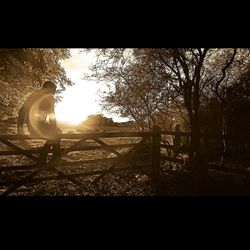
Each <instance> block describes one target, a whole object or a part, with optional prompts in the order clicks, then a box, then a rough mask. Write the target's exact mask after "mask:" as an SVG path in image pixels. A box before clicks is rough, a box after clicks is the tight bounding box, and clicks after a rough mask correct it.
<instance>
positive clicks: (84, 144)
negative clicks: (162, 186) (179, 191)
mask: <svg viewBox="0 0 250 250" xmlns="http://www.w3.org/2000/svg"><path fill="white" fill-rule="evenodd" d="M160 136H161V135H160V129H159V127H155V128H154V130H153V132H110V133H99V132H98V133H97V132H96V133H79V134H62V135H61V140H62V143H61V144H64V143H63V142H68V143H67V144H68V145H67V146H64V147H61V159H60V160H58V161H48V162H46V163H45V164H44V163H41V162H40V161H39V155H40V153H41V152H42V150H43V147H30V148H27V145H26V147H25V148H24V147H23V146H22V144H23V143H24V142H25V143H26V144H27V143H28V142H29V141H32V140H33V141H34V140H38V141H40V143H41V142H44V141H43V140H42V139H41V138H30V137H29V136H20V135H0V142H1V143H2V144H4V145H6V146H8V150H2V151H0V156H10V155H22V156H25V157H27V158H29V159H31V160H32V161H33V164H28V165H27V164H26V165H14V166H13V165H12V166H3V165H2V166H0V173H1V174H2V177H1V180H0V186H5V187H7V189H6V190H5V191H4V192H2V193H1V195H9V194H11V193H13V192H15V191H16V190H17V189H18V188H19V187H20V186H22V185H24V184H26V183H30V182H41V181H48V180H56V179H67V180H68V181H70V182H72V183H74V184H76V185H78V186H80V187H81V188H83V189H84V186H83V185H82V183H81V181H79V180H77V177H81V176H88V175H99V176H98V177H97V178H95V179H94V181H93V182H92V184H95V183H97V182H98V181H99V180H100V179H101V178H103V177H104V176H105V175H107V174H109V173H111V172H113V171H124V170H127V169H140V168H148V169H149V174H150V176H151V178H152V180H156V179H157V178H158V176H159V166H160V165H159V164H160ZM107 138H109V139H110V138H130V140H127V143H122V144H114V143H112V144H110V143H108V141H107ZM105 140H106V141H105ZM132 140H133V141H132ZM129 141H130V142H129ZM131 141H132V142H131ZM122 148H125V149H127V150H125V152H123V153H122V152H119V149H122ZM10 149H11V150H10ZM142 149H144V150H145V149H148V151H147V152H142V156H143V154H144V157H142V158H141V159H135V158H136V157H135V156H138V153H139V152H140V151H143V150H142ZM88 150H105V151H107V152H110V153H111V154H112V155H113V156H115V157H105V158H99V159H89V160H83V161H82V160H81V161H71V162H69V161H67V157H68V156H69V155H70V153H72V152H75V151H78V152H79V151H88ZM146 156H147V158H145V157H146ZM143 159H146V161H145V160H143ZM95 162H112V163H111V165H109V166H108V167H107V168H106V169H105V170H95V171H88V172H86V171H85V172H81V173H74V174H66V173H65V172H64V171H62V170H61V167H74V166H81V165H83V164H88V163H95ZM121 164H125V165H126V166H124V167H119V165H121ZM27 170H29V171H31V173H29V174H28V175H27V176H26V177H23V178H21V179H20V178H18V179H15V180H3V179H4V178H3V173H6V172H9V171H27ZM42 171H52V172H53V173H56V174H57V175H56V176H48V177H37V176H38V174H40V173H41V172H42Z"/></svg>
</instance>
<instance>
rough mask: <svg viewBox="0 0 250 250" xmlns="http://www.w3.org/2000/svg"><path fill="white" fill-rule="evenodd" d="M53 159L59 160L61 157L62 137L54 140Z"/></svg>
mask: <svg viewBox="0 0 250 250" xmlns="http://www.w3.org/2000/svg"><path fill="white" fill-rule="evenodd" d="M52 142H53V143H52V153H53V156H52V160H59V159H60V157H61V153H60V143H61V139H57V140H53V141H52Z"/></svg>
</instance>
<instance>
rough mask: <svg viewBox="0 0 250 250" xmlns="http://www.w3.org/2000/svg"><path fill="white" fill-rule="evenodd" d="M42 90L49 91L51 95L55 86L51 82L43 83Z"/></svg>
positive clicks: (54, 91) (54, 90)
mask: <svg viewBox="0 0 250 250" xmlns="http://www.w3.org/2000/svg"><path fill="white" fill-rule="evenodd" d="M43 89H46V90H47V91H49V92H50V93H51V94H53V95H54V94H55V93H56V85H55V83H53V82H51V81H46V82H44V84H43Z"/></svg>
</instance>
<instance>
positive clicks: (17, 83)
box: [0, 48, 72, 116]
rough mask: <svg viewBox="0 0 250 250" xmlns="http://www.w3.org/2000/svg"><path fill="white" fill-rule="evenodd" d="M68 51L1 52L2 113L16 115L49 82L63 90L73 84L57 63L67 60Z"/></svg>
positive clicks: (0, 98)
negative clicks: (36, 90) (29, 97)
mask: <svg viewBox="0 0 250 250" xmlns="http://www.w3.org/2000/svg"><path fill="white" fill-rule="evenodd" d="M69 56H70V53H69V50H68V49H47V48H17V49H14V48H11V49H4V48H3V49H0V58H1V59H0V106H1V110H2V113H3V112H4V113H5V114H8V115H10V116H12V115H14V114H16V112H17V109H18V107H20V105H21V103H22V102H23V100H24V99H25V97H26V96H27V95H29V94H30V92H32V91H33V90H35V89H37V88H39V87H41V86H42V84H43V82H44V81H45V80H51V81H54V82H56V83H57V85H58V86H59V87H60V88H61V90H63V89H64V88H65V86H66V85H71V84H72V82H71V81H70V79H68V78H67V76H66V73H65V70H64V68H63V67H62V66H61V64H60V60H63V59H67V58H69Z"/></svg>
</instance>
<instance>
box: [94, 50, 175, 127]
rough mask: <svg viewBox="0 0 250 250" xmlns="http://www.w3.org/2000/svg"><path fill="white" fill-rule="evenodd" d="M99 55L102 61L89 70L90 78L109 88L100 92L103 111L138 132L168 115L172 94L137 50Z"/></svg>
mask: <svg viewBox="0 0 250 250" xmlns="http://www.w3.org/2000/svg"><path fill="white" fill-rule="evenodd" d="M99 52H101V53H102V54H101V57H102V58H101V60H97V62H96V64H95V65H94V66H93V67H92V68H91V69H92V73H93V74H92V75H91V77H92V78H95V79H97V80H98V81H105V83H106V84H107V85H108V86H109V91H108V92H105V93H103V102H102V106H103V107H104V109H105V110H108V111H109V112H110V111H113V112H114V113H117V114H119V115H121V116H123V117H129V118H131V119H133V120H134V121H135V122H136V124H137V126H138V128H139V129H142V130H145V129H151V128H152V127H153V126H154V125H155V124H156V122H157V119H158V118H163V117H164V118H165V117H166V116H171V115H170V112H169V108H170V106H171V103H172V102H171V101H173V100H174V99H175V97H176V94H175V92H174V91H173V89H172V90H171V89H170V88H167V87H166V84H165V79H164V80H163V79H162V77H161V75H159V74H155V73H154V72H152V70H151V69H150V67H149V65H148V63H147V58H146V57H144V56H143V54H141V53H140V49H134V50H123V49H121V50H119V49H117V50H112V49H111V50H103V51H99ZM110 83H111V85H110ZM163 97H164V98H163Z"/></svg>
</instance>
